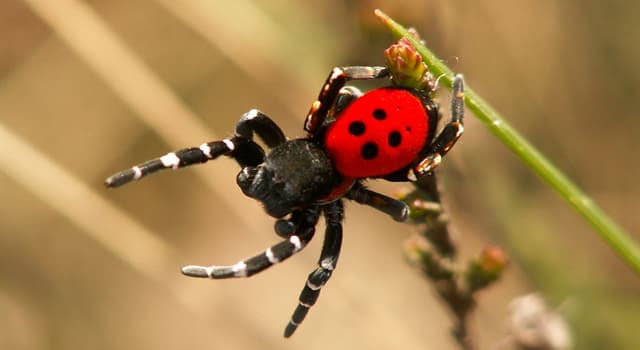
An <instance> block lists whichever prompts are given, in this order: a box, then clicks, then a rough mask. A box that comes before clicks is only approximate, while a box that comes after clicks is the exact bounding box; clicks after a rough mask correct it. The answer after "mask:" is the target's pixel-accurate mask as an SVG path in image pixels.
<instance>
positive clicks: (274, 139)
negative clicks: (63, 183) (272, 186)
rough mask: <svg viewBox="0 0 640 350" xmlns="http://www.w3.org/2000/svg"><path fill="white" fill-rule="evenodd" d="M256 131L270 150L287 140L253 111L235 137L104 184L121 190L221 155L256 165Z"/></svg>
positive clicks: (258, 153) (174, 155)
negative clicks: (161, 171)
mask: <svg viewBox="0 0 640 350" xmlns="http://www.w3.org/2000/svg"><path fill="white" fill-rule="evenodd" d="M254 132H256V133H257V134H258V136H260V138H261V139H262V140H263V141H264V142H265V143H266V144H267V146H269V147H275V146H277V145H279V144H281V143H283V142H285V141H286V137H285V136H284V133H283V132H282V130H281V129H280V128H279V127H278V125H276V123H274V122H273V120H271V119H270V118H269V117H268V116H267V115H266V114H264V113H262V112H260V111H259V110H257V109H252V110H250V111H249V112H247V113H245V114H243V115H242V116H241V117H240V120H239V121H238V124H236V130H235V135H234V137H232V138H228V139H224V140H222V141H213V142H209V143H204V144H202V145H201V146H200V147H197V148H196V147H193V148H185V149H181V150H179V151H176V152H170V153H167V154H166V155H164V156H162V157H160V158H157V159H153V160H150V161H147V162H145V163H142V164H138V165H136V166H134V167H132V168H131V169H127V170H124V171H121V172H119V173H116V174H114V175H112V176H110V177H109V178H107V180H105V182H104V183H105V185H106V186H107V187H118V186H122V185H124V184H126V183H128V182H131V181H133V180H139V179H141V178H143V177H144V176H146V175H149V174H152V173H155V172H156V171H159V170H163V169H177V168H182V167H186V166H189V165H193V164H198V163H205V162H207V161H209V160H212V159H216V158H218V157H219V156H221V155H226V156H230V157H232V158H234V159H235V160H236V161H237V162H238V163H239V164H240V166H241V167H246V166H256V165H258V164H260V163H262V162H263V161H264V150H262V147H260V146H259V145H258V144H256V143H255V142H253V141H252V139H253V133H254Z"/></svg>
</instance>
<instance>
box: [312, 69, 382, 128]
mask: <svg viewBox="0 0 640 350" xmlns="http://www.w3.org/2000/svg"><path fill="white" fill-rule="evenodd" d="M387 76H389V70H388V69H387V68H386V67H366V66H354V67H335V68H333V70H332V71H331V74H329V77H328V78H327V80H326V82H325V83H324V85H323V86H322V89H321V90H320V94H319V95H318V99H317V100H316V101H314V102H313V104H312V105H311V109H310V110H309V114H308V115H307V119H306V121H305V123H304V130H305V131H307V132H308V133H309V135H310V136H314V135H315V134H316V132H317V131H318V129H319V128H320V126H321V125H322V123H323V122H324V120H325V118H326V117H327V114H328V113H329V111H330V110H331V108H333V105H334V103H335V101H336V98H337V97H338V95H339V94H340V90H341V89H342V87H343V86H344V85H345V84H346V82H347V81H350V80H369V79H380V78H385V77H387Z"/></svg>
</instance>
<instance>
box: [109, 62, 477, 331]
mask: <svg viewBox="0 0 640 350" xmlns="http://www.w3.org/2000/svg"><path fill="white" fill-rule="evenodd" d="M389 77H390V73H389V70H388V69H387V68H385V67H365V66H354V67H336V68H334V69H333V70H332V72H331V73H330V75H329V77H328V78H327V80H326V82H325V84H324V85H323V87H322V89H321V91H320V94H319V97H318V99H317V100H316V101H315V102H313V104H312V105H311V109H310V111H309V114H308V116H307V118H306V121H305V123H304V130H305V131H306V132H307V136H306V137H303V138H297V139H292V140H288V139H287V138H286V137H285V135H284V133H283V132H282V130H280V128H279V127H278V125H276V123H275V122H274V121H273V120H271V119H270V118H269V117H268V116H267V115H265V114H264V113H262V112H260V111H258V110H256V109H253V110H251V111H249V112H247V113H245V114H244V115H242V116H241V117H240V120H239V122H238V124H237V125H236V127H235V133H234V135H233V136H232V137H230V138H226V139H224V140H220V141H213V142H207V143H204V144H202V145H201V146H200V147H193V148H185V149H182V150H179V151H175V152H170V153H168V154H166V155H164V156H162V157H160V158H157V159H153V160H150V161H147V162H144V163H141V164H138V165H136V166H133V167H132V168H130V169H127V170H124V171H122V172H119V173H116V174H114V175H113V176H111V177H109V178H107V179H106V181H105V185H106V186H107V187H118V186H121V185H123V184H126V183H128V182H130V181H132V180H139V179H141V178H142V177H144V176H146V175H149V174H151V173H154V172H157V171H159V170H163V169H177V168H182V167H185V166H188V165H192V164H197V163H205V162H207V161H209V160H213V159H216V158H218V157H219V156H221V155H225V156H228V157H231V158H233V159H235V160H236V162H237V163H238V164H239V165H240V167H241V170H240V172H239V173H238V175H237V178H236V182H237V184H238V186H239V187H240V188H241V190H242V192H243V193H244V194H245V195H246V196H248V197H250V198H254V199H256V200H258V201H260V202H261V203H262V204H263V206H264V209H265V211H266V212H267V214H269V215H270V216H272V217H274V218H275V219H277V220H276V222H275V232H276V234H278V235H279V236H281V237H282V238H283V240H282V241H281V242H279V243H277V244H275V245H273V246H271V247H270V248H267V249H266V250H265V251H264V252H262V253H260V254H257V255H255V256H253V257H251V258H248V259H245V260H241V261H240V262H238V263H236V264H234V265H229V266H217V265H213V266H196V265H190V266H185V267H183V268H182V273H183V274H184V275H187V276H191V277H201V278H212V279H222V278H234V277H249V276H251V275H253V274H256V273H258V272H261V271H263V270H265V269H267V268H268V267H271V266H273V265H274V264H276V263H278V262H282V261H283V260H285V259H287V258H289V257H291V256H292V255H293V254H295V253H297V252H299V251H300V250H302V248H304V247H305V246H306V245H307V243H309V241H310V240H311V239H312V238H313V235H314V233H315V226H316V224H317V222H318V221H319V219H320V216H321V215H324V217H325V221H326V231H325V237H324V243H323V246H322V251H321V254H320V259H319V261H318V267H317V268H316V269H315V270H314V271H313V272H311V274H309V276H308V278H307V281H306V284H305V285H304V288H303V290H302V292H301V294H300V297H299V302H298V305H297V306H296V308H295V310H294V312H293V315H292V317H291V319H290V321H289V323H288V324H287V326H286V328H285V331H284V336H285V337H290V336H291V335H292V334H293V333H294V332H295V330H296V329H297V327H298V325H299V324H300V323H301V322H302V321H303V320H304V318H305V316H306V315H307V312H308V311H309V309H310V308H311V306H313V305H314V304H315V303H316V301H317V299H318V296H319V295H320V290H321V288H322V287H323V286H324V285H325V283H327V281H328V280H329V278H330V277H331V275H332V273H333V271H334V269H335V268H336V263H337V261H338V256H339V254H340V247H341V243H342V218H343V213H344V209H343V199H344V198H346V199H350V200H352V201H355V202H357V203H360V204H364V205H368V206H370V207H372V208H374V209H377V210H379V211H381V212H383V213H385V214H387V215H389V216H391V217H392V218H393V219H395V220H397V221H403V220H405V219H406V218H407V216H408V213H409V208H408V207H407V205H406V204H405V203H403V202H401V201H399V200H396V199H393V198H390V197H387V196H385V195H383V194H380V193H377V192H374V191H371V190H369V189H367V188H365V186H364V185H363V184H362V182H363V180H365V179H367V178H382V179H385V180H388V181H415V180H416V179H418V178H420V177H422V176H425V175H427V174H430V173H431V171H432V170H433V169H434V168H436V167H437V166H438V165H439V164H440V162H441V160H442V157H443V156H444V155H445V154H446V153H447V152H448V151H449V149H450V148H451V147H452V146H453V145H454V143H455V142H456V141H457V139H458V138H459V137H460V135H462V132H463V125H462V118H463V96H464V92H463V78H462V75H456V77H455V79H454V83H453V97H452V102H451V120H450V121H449V122H448V123H447V124H446V125H445V126H444V127H443V128H442V130H441V132H440V133H439V134H438V135H437V136H435V134H436V132H435V131H436V127H437V124H438V121H439V119H440V115H439V112H438V105H437V104H436V103H435V102H434V101H433V100H432V98H431V94H432V92H433V91H431V90H428V89H427V90H417V89H409V88H402V87H398V86H387V87H382V88H378V89H374V90H372V91H369V92H367V93H365V94H363V93H362V92H360V91H359V90H358V89H356V88H354V87H350V86H346V85H345V84H346V83H347V82H348V81H352V80H370V79H385V78H389ZM254 133H256V134H258V136H259V137H260V138H261V139H262V141H263V143H264V144H265V145H266V146H268V148H269V151H268V153H265V151H264V150H263V148H262V147H261V146H260V145H258V144H257V143H256V142H255V141H254V140H253V136H254Z"/></svg>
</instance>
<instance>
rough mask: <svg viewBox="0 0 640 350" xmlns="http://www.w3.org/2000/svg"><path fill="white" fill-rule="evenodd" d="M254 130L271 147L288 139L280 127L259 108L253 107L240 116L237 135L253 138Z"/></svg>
mask: <svg viewBox="0 0 640 350" xmlns="http://www.w3.org/2000/svg"><path fill="white" fill-rule="evenodd" d="M254 131H255V132H256V133H257V134H258V135H259V136H260V138H261V139H262V140H263V141H264V143H266V144H267V146H269V147H271V148H272V147H275V146H277V145H279V144H281V143H284V142H285V141H286V140H287V138H286V137H285V136H284V133H283V132H282V130H281V129H280V127H279V126H278V125H277V124H276V123H275V122H274V121H273V120H271V118H269V117H268V116H267V115H266V114H264V113H262V112H260V111H259V110H257V109H252V110H250V111H249V112H247V113H245V114H243V115H242V116H241V117H240V121H238V124H237V125H236V136H242V137H244V138H247V139H252V138H253V132H254Z"/></svg>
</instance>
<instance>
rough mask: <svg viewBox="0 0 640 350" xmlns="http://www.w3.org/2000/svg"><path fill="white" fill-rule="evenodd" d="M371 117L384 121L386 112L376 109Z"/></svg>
mask: <svg viewBox="0 0 640 350" xmlns="http://www.w3.org/2000/svg"><path fill="white" fill-rule="evenodd" d="M373 117H374V118H376V119H378V120H384V119H386V118H387V112H385V110H384V109H380V108H377V109H375V110H373Z"/></svg>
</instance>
